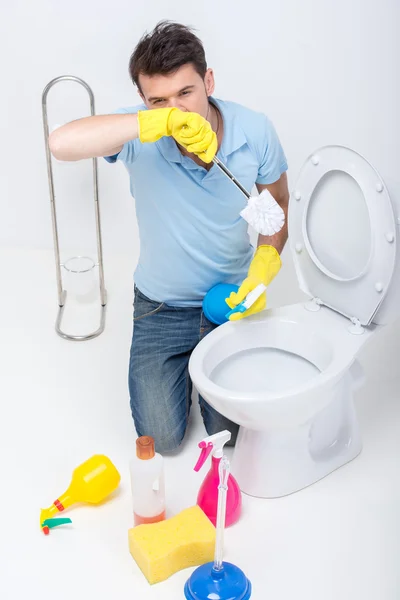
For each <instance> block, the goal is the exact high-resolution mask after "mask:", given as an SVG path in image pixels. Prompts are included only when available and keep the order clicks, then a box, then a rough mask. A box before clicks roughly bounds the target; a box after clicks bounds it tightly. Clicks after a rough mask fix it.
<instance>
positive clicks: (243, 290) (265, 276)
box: [225, 246, 282, 321]
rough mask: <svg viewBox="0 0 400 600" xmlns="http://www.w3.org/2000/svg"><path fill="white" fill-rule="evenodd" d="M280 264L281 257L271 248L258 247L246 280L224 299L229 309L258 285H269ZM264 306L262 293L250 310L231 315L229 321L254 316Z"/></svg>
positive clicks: (265, 300) (265, 299)
mask: <svg viewBox="0 0 400 600" xmlns="http://www.w3.org/2000/svg"><path fill="white" fill-rule="evenodd" d="M281 264H282V263H281V257H280V256H279V253H278V251H277V250H276V249H275V248H274V247H273V246H258V248H257V250H256V252H255V254H254V258H253V260H252V261H251V263H250V267H249V271H248V274H247V277H246V279H245V280H244V281H243V283H242V285H241V286H240V288H239V289H238V291H237V292H236V293H235V292H232V294H231V295H230V296H229V298H226V299H225V302H226V303H227V305H228V306H229V308H231V309H232V308H235V306H237V305H238V304H240V303H241V302H242V301H243V300H244V299H245V298H246V296H247V294H248V293H249V292H251V291H252V290H254V289H255V288H256V287H257V286H258V285H259V284H260V283H263V284H264V285H268V284H269V283H271V281H272V280H273V278H274V277H275V275H277V273H278V272H279V270H280V268H281ZM266 305H267V295H266V293H265V292H264V293H263V294H262V295H261V296H260V297H259V298H258V299H257V300H256V301H255V302H254V304H253V305H252V306H250V308H248V309H247V310H246V311H245V312H243V313H241V312H236V313H233V315H231V316H230V317H229V320H230V321H238V320H239V319H242V318H243V317H248V316H250V315H254V314H255V313H257V312H260V311H261V310H264V308H265V307H266Z"/></svg>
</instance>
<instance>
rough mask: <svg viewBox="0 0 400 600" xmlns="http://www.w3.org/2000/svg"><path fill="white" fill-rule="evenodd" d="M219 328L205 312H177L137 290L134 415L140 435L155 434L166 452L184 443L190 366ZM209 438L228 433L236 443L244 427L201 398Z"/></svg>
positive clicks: (132, 381) (132, 386)
mask: <svg viewBox="0 0 400 600" xmlns="http://www.w3.org/2000/svg"><path fill="white" fill-rule="evenodd" d="M214 328H215V325H214V324H213V323H211V322H210V321H209V320H208V319H207V318H206V317H205V316H204V314H203V311H202V310H201V308H177V307H173V306H169V305H167V304H164V303H161V304H160V303H159V302H154V301H153V300H151V299H150V298H147V297H146V296H145V295H144V294H142V293H141V292H140V290H139V289H138V288H137V287H136V286H135V299H134V316H133V336H132V346H131V353H130V363H129V393H130V403H131V410H132V416H133V420H134V423H135V427H136V431H137V434H138V435H139V436H141V435H150V436H152V437H153V438H154V440H155V445H156V450H157V451H158V452H160V453H166V452H170V451H172V450H174V449H176V448H177V447H178V446H179V445H180V443H181V442H182V440H183V438H184V436H185V432H186V428H187V423H188V417H189V411H190V406H191V394H192V382H191V380H190V377H189V372H188V363H189V358H190V354H191V352H192V350H193V349H194V348H195V346H196V345H197V344H198V342H199V341H200V340H201V339H202V338H203V337H204V336H206V335H207V334H208V333H209V332H210V331H212V330H213V329H214ZM199 404H200V411H201V415H202V417H203V422H204V425H205V428H206V431H207V434H208V435H212V434H214V433H217V432H218V431H222V430H223V429H228V430H229V431H230V432H231V434H232V438H231V442H230V444H231V445H233V444H234V443H235V441H236V437H237V432H238V425H236V424H235V423H232V422H231V421H229V419H227V418H226V417H224V416H222V415H221V414H219V413H218V412H217V411H216V410H214V409H213V408H212V407H211V406H209V405H208V404H207V402H206V401H205V400H204V398H202V397H201V396H200V395H199Z"/></svg>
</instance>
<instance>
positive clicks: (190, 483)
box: [0, 249, 400, 600]
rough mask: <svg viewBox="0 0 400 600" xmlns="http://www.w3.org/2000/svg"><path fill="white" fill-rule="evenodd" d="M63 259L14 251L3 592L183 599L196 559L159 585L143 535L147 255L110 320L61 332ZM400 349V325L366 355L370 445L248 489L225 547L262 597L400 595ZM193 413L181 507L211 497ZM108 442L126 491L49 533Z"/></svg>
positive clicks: (81, 510) (5, 348)
mask: <svg viewBox="0 0 400 600" xmlns="http://www.w3.org/2000/svg"><path fill="white" fill-rule="evenodd" d="M53 261H54V259H53V254H52V252H41V251H23V250H5V249H3V250H1V251H0V278H1V279H0V281H1V283H0V291H1V299H0V307H1V311H0V352H1V363H0V364H1V372H0V402H1V412H2V416H1V419H0V444H1V448H0V449H1V454H0V457H1V458H0V461H1V465H0V489H1V496H0V502H1V505H0V508H1V512H0V515H1V517H2V523H1V528H0V531H1V533H0V598H2V599H4V600H15V599H18V600H20V599H21V600H22V599H25V598H35V599H36V598H40V599H41V600H50V599H53V598H57V600H67V599H68V600H71V598H76V599H77V600H83V599H85V598H87V599H88V600H94V599H96V600H103V599H107V600H109V599H113V600H114V599H115V600H117V599H118V600H131V599H132V598H140V599H141V600H147V599H152V598H156V599H159V598H163V599H165V600H168V599H170V600H178V599H179V598H183V587H184V583H185V581H186V579H187V577H188V576H189V575H190V572H191V570H186V571H183V572H180V573H177V574H175V575H174V576H172V577H171V578H170V579H169V580H168V581H166V582H164V583H161V584H158V585H156V586H153V587H150V586H149V585H148V584H147V581H146V580H145V579H144V577H143V576H142V574H141V572H140V571H139V569H138V567H137V566H136V564H135V563H134V561H133V560H132V558H131V557H130V554H129V552H128V545H127V531H128V528H129V527H130V526H131V525H132V513H131V505H130V490H129V474H128V460H129V457H130V456H131V454H132V452H133V451H134V440H135V432H134V429H133V425H132V422H131V417H130V412H129V406H128V394H127V385H126V382H127V358H128V352H129V344H130V336H131V300H132V297H131V296H132V290H131V265H130V264H129V261H128V260H127V259H126V258H124V259H120V258H115V259H113V260H108V261H107V262H106V284H107V289H108V292H109V304H108V312H107V323H106V330H105V332H104V333H103V335H102V336H100V338H98V339H96V340H92V341H90V342H83V343H73V342H66V341H64V340H62V339H60V338H59V337H58V336H57V335H56V334H55V332H54V322H55V317H56V312H57V302H56V295H55V279H54V267H53ZM93 311H94V319H93V315H92V313H93ZM82 314H83V315H84V318H83V320H82V322H81V327H80V328H79V322H78V321H77V322H78V325H76V327H75V331H76V332H78V333H81V332H82V331H83V329H84V330H85V331H87V329H88V326H89V327H90V326H91V325H92V326H93V327H94V328H95V327H97V321H96V319H97V313H96V307H95V306H94V307H93V306H86V307H82ZM70 316H71V315H70ZM73 316H74V318H76V319H77V320H78V315H77V314H74V315H73ZM66 317H68V315H66ZM70 321H71V320H70ZM66 324H67V325H68V321H67V320H66ZM399 352H400V324H397V325H396V326H395V327H392V328H391V329H390V330H387V331H384V333H383V334H382V335H381V336H380V337H379V338H378V339H377V340H376V342H375V343H374V344H372V345H371V346H370V348H369V349H368V353H365V354H363V355H362V356H361V362H362V364H363V365H364V367H365V369H366V371H367V384H366V386H365V387H364V389H363V390H361V391H360V392H359V394H358V396H357V409H358V415H359V419H360V423H361V428H362V432H363V439H364V449H363V452H362V454H361V455H360V457H359V458H357V459H356V460H355V461H353V462H352V463H351V464H349V465H347V466H346V467H344V468H342V469H340V470H339V471H337V472H335V473H334V474H332V475H330V476H329V477H327V478H326V479H325V480H323V481H321V482H319V483H318V484H316V485H314V486H311V487H310V488H308V489H305V490H303V491H301V492H299V493H297V494H294V495H292V496H289V497H286V498H283V499H279V500H273V501H266V500H258V499H254V498H250V497H246V496H244V498H243V500H244V514H243V518H242V519H241V521H240V522H239V523H238V524H237V525H236V526H234V527H233V528H231V529H228V530H227V531H226V535H225V541H226V553H225V559H226V560H229V561H231V562H233V563H235V564H236V565H238V566H240V567H241V568H242V569H243V570H244V571H245V573H246V574H247V576H248V577H249V578H250V579H251V581H252V583H253V590H254V591H253V595H252V598H254V599H255V600H265V599H271V600H272V599H273V600H294V599H296V600H337V599H339V598H340V600H378V599H379V600H398V599H399V597H400V580H399V578H400V569H399V557H400V468H399V456H400V392H399V384H400V363H399ZM193 412H194V415H193V423H192V426H191V428H190V431H189V434H188V436H187V439H186V442H185V444H184V446H183V448H182V451H181V452H180V453H179V454H178V455H176V456H174V457H169V458H167V459H166V465H165V467H166V481H167V494H168V510H169V515H172V514H175V513H177V512H179V511H180V510H182V509H183V508H185V507H187V506H190V505H193V504H195V501H196V493H197V490H198V487H199V485H200V483H201V481H202V479H203V477H204V476H205V474H206V473H205V470H203V472H202V473H199V474H197V473H195V472H194V471H193V465H194V463H195V461H196V459H197V442H198V441H199V440H200V439H201V438H202V437H203V436H204V435H205V434H204V429H203V427H202V424H201V422H200V420H199V416H198V413H197V412H196V411H193ZM94 453H104V454H107V455H108V456H109V457H110V458H111V459H112V460H113V461H114V463H115V464H116V466H117V467H118V469H119V470H120V473H121V476H122V482H121V487H120V491H119V493H118V494H117V495H116V497H115V498H114V499H113V500H112V501H110V502H109V503H106V504H104V505H103V506H101V507H97V508H89V507H76V508H74V509H71V510H70V511H68V515H67V514H66V515H65V516H69V517H70V518H71V519H72V521H73V525H72V526H69V527H66V528H59V529H55V530H53V531H52V532H51V533H50V536H48V537H45V536H44V535H43V534H42V533H41V531H40V529H39V526H38V524H39V521H38V520H39V510H40V508H41V507H46V506H48V505H50V504H51V503H52V501H53V500H54V499H55V498H56V497H57V496H58V495H59V494H61V492H63V491H64V489H65V488H66V487H67V485H68V483H69V478H70V475H71V473H72V470H73V468H74V467H75V466H76V465H78V464H79V463H80V462H82V461H83V460H85V459H86V458H88V457H89V456H91V455H92V454H94Z"/></svg>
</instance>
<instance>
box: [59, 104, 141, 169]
mask: <svg viewBox="0 0 400 600" xmlns="http://www.w3.org/2000/svg"><path fill="white" fill-rule="evenodd" d="M137 137H139V130H138V120H137V115H136V114H117V115H95V116H92V117H85V118H83V119H78V120H76V121H71V122H70V123H67V124H66V125H63V126H62V127H58V128H57V129H56V130H55V131H53V132H52V133H51V134H50V136H49V146H50V150H51V152H52V154H53V156H54V157H55V158H57V159H58V160H65V161H75V160H82V159H84V158H94V157H100V156H113V155H114V154H118V153H119V152H120V151H121V150H122V147H123V145H124V144H125V143H126V142H129V141H130V140H134V139H136V138H137Z"/></svg>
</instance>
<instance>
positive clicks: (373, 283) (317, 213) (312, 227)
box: [288, 146, 397, 325]
mask: <svg viewBox="0 0 400 600" xmlns="http://www.w3.org/2000/svg"><path fill="white" fill-rule="evenodd" d="M338 175H340V176H344V177H347V176H349V181H350V178H351V182H352V183H351V185H352V186H353V188H354V191H357V190H356V188H357V186H358V192H360V191H361V193H362V195H363V200H364V202H365V205H364V206H365V208H366V211H365V208H364V207H360V206H359V207H356V208H355V210H354V211H353V214H351V204H350V200H351V201H353V196H354V194H353V193H352V192H351V193H352V197H351V198H350V196H349V197H348V198H347V199H345V202H344V205H343V206H344V209H342V211H338V206H339V202H340V201H341V200H342V197H341V194H339V195H338V196H337V202H338V204H337V205H336V201H335V200H336V198H335V197H333V198H332V200H333V202H332V203H331V205H330V206H329V196H328V195H327V194H326V192H325V193H324V194H321V197H322V200H319V199H318V198H319V196H318V195H319V187H320V185H322V184H324V185H325V183H326V182H327V178H328V177H336V176H338ZM341 185H342V183H341ZM326 189H328V188H326ZM327 199H328V200H327ZM347 200H349V204H348V211H349V212H347V206H346V202H347ZM353 206H354V205H353ZM321 207H322V210H321ZM360 208H362V210H364V211H365V215H364V218H362V217H363V215H362V214H361V212H362V211H360V210H359V209H360ZM338 213H339V216H340V218H339V219H337V216H338ZM350 217H352V219H353V221H352V225H351V227H348V231H347V232H348V233H349V231H350V232H351V231H352V229H354V252H353V251H352V250H351V249H350V251H348V252H347V254H346V252H345V251H343V252H342V256H341V259H342V266H341V268H342V269H343V271H347V270H348V269H347V266H346V264H347V261H349V264H350V262H351V261H352V258H353V257H354V259H356V255H357V251H358V250H359V248H360V247H363V248H364V247H365V250H366V248H367V239H368V238H369V240H368V241H369V243H368V256H367V257H366V259H365V260H364V262H363V266H362V268H360V265H359V264H358V265H357V266H356V267H355V268H354V269H353V271H352V272H347V273H345V272H343V273H340V272H339V271H340V269H338V270H337V272H335V270H334V269H332V268H330V266H329V265H327V263H329V260H331V259H330V257H329V255H330V254H331V253H332V252H331V251H333V253H334V251H335V250H339V252H338V254H339V255H340V250H341V248H340V242H339V241H338V243H337V245H336V247H335V244H332V239H334V237H335V233H333V234H332V228H331V224H332V221H334V219H336V221H337V223H339V226H336V232H337V238H338V240H339V238H340V235H339V234H340V219H342V224H343V227H345V226H346V224H347V219H348V218H350ZM288 222H289V240H290V245H291V249H292V254H293V260H294V264H295V267H296V272H297V277H298V280H299V284H300V288H301V289H302V290H303V292H305V293H306V294H307V295H309V296H310V297H311V298H313V299H315V301H316V304H324V305H326V306H328V307H329V308H331V309H333V310H335V311H337V312H339V313H341V314H342V315H344V316H345V317H347V318H349V319H351V320H352V321H353V322H356V323H358V322H359V323H361V324H362V325H369V324H370V323H371V322H372V320H373V318H374V315H375V314H376V312H377V310H378V309H379V306H380V305H381V303H382V301H383V299H384V298H385V296H386V294H387V293H388V289H389V284H390V281H391V279H392V276H393V273H394V268H395V259H396V241H397V240H396V218H395V214H394V210H393V206H392V203H391V200H390V196H389V194H388V191H387V189H386V187H385V185H384V182H383V181H382V179H381V177H380V175H379V174H378V173H377V171H376V170H375V169H374V167H373V166H372V165H371V164H370V163H369V162H368V161H367V160H366V159H365V158H363V157H362V156H361V155H360V154H358V153H357V152H355V151H353V150H351V149H349V148H346V147H343V146H325V147H322V148H320V149H319V150H317V151H316V152H315V153H314V154H313V155H311V156H310V157H309V159H308V160H307V161H306V163H305V165H304V166H303V169H302V171H301V172H300V175H299V177H298V180H297V182H296V186H295V189H294V191H293V193H292V194H291V199H290V204H289V218H288ZM367 222H368V224H367ZM349 237H351V236H348V238H349ZM348 238H347V240H346V241H347V243H348ZM329 240H330V241H329ZM325 241H326V245H327V248H329V250H328V251H327V253H326V255H325V258H329V260H328V261H326V260H324V259H321V256H318V252H317V251H316V248H318V249H319V254H320V255H321V254H323V251H322V250H321V248H322V249H323V247H324V242H325ZM358 254H359V252H358ZM364 254H365V251H364ZM357 261H358V263H360V259H359V258H357Z"/></svg>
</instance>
